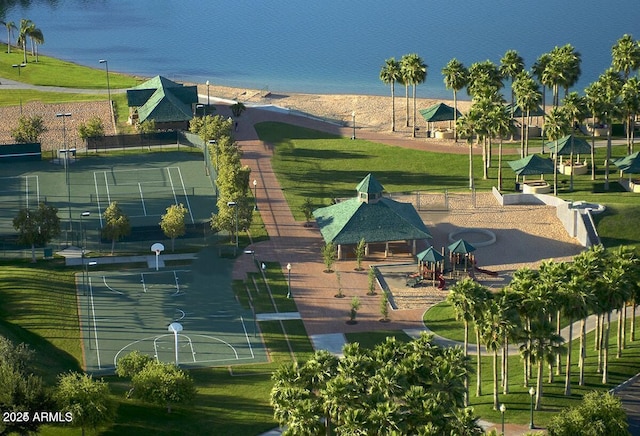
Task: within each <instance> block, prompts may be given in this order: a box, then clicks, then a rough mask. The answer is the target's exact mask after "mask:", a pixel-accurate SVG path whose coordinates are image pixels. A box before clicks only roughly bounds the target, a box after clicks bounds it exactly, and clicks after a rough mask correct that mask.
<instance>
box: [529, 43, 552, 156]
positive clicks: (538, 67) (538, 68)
mask: <svg viewBox="0 0 640 436" xmlns="http://www.w3.org/2000/svg"><path fill="white" fill-rule="evenodd" d="M549 62H551V55H550V54H549V53H544V54H542V55H540V57H539V58H538V59H537V60H536V61H535V62H534V64H533V66H532V67H531V72H532V73H533V75H534V76H535V78H536V80H537V81H538V83H539V84H540V85H542V111H543V112H545V113H546V112H547V95H546V94H547V84H548V83H547V82H546V81H545V75H544V71H545V69H546V68H547V65H549ZM542 136H543V137H544V131H543V133H542ZM542 154H544V141H543V142H542Z"/></svg>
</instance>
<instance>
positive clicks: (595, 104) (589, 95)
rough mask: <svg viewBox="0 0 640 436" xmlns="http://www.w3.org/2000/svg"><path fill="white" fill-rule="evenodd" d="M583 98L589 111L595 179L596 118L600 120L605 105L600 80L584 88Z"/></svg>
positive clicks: (592, 165)
mask: <svg viewBox="0 0 640 436" xmlns="http://www.w3.org/2000/svg"><path fill="white" fill-rule="evenodd" d="M584 94H585V96H584V100H585V105H586V106H587V109H588V110H589V112H590V113H591V117H592V118H591V120H592V124H593V128H592V129H591V180H595V179H596V167H595V165H594V164H593V163H594V162H595V149H596V144H595V143H596V129H595V127H596V120H598V121H600V117H601V116H603V114H604V113H605V111H606V105H605V102H604V99H603V95H604V89H603V87H602V84H601V83H600V82H593V83H591V84H589V86H587V87H586V88H585V90H584Z"/></svg>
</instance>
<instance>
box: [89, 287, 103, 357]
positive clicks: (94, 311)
mask: <svg viewBox="0 0 640 436" xmlns="http://www.w3.org/2000/svg"><path fill="white" fill-rule="evenodd" d="M89 296H90V299H91V317H90V318H89V322H91V319H92V318H93V333H94V336H95V340H96V357H97V358H98V369H102V366H101V365H100V347H99V346H98V326H97V324H96V308H95V306H94V304H93V287H92V286H91V277H89ZM89 328H91V326H89Z"/></svg>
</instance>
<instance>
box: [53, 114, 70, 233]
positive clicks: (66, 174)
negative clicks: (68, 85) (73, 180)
mask: <svg viewBox="0 0 640 436" xmlns="http://www.w3.org/2000/svg"><path fill="white" fill-rule="evenodd" d="M56 117H57V118H62V150H61V151H63V152H64V177H65V180H66V181H67V206H68V208H69V230H73V229H72V228H71V226H72V223H73V220H72V219H71V187H70V186H69V168H68V167H69V150H67V128H66V125H65V121H64V119H65V118H70V117H71V114H70V113H68V112H66V113H58V114H56Z"/></svg>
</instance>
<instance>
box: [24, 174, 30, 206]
mask: <svg viewBox="0 0 640 436" xmlns="http://www.w3.org/2000/svg"><path fill="white" fill-rule="evenodd" d="M24 185H25V189H24V190H25V196H26V200H27V205H26V208H27V209H29V176H26V177H25V178H24Z"/></svg>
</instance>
